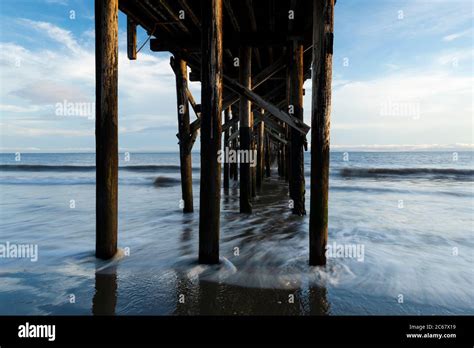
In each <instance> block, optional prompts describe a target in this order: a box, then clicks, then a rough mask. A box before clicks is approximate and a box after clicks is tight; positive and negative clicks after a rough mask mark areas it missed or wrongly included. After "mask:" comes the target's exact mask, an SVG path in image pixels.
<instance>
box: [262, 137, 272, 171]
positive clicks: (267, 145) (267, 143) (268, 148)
mask: <svg viewBox="0 0 474 348" xmlns="http://www.w3.org/2000/svg"><path fill="white" fill-rule="evenodd" d="M264 141H265V176H266V177H267V178H269V177H270V176H271V168H270V157H271V146H270V139H269V137H268V134H266V132H265V131H264Z"/></svg>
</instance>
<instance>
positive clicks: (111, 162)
mask: <svg viewBox="0 0 474 348" xmlns="http://www.w3.org/2000/svg"><path fill="white" fill-rule="evenodd" d="M95 33H96V34H95V64H96V66H95V67H96V69H95V71H96V79H95V82H96V119H95V130H96V135H95V139H96V251H95V254H96V257H98V258H101V259H109V258H111V257H113V256H114V255H115V253H116V252H117V211H118V209H117V192H118V102H117V95H118V94H117V91H118V89H117V83H118V0H95Z"/></svg>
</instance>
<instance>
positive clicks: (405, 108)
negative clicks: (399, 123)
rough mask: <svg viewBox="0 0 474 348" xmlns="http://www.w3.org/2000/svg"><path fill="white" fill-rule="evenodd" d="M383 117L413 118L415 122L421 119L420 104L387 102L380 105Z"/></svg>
mask: <svg viewBox="0 0 474 348" xmlns="http://www.w3.org/2000/svg"><path fill="white" fill-rule="evenodd" d="M380 115H381V116H394V117H411V118H413V119H414V120H418V119H420V116H421V112H420V103H418V102H403V101H395V100H386V101H384V102H382V103H380Z"/></svg>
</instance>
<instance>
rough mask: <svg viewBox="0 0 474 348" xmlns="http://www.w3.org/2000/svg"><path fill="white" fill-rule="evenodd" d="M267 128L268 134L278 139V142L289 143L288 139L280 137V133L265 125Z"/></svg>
mask: <svg viewBox="0 0 474 348" xmlns="http://www.w3.org/2000/svg"><path fill="white" fill-rule="evenodd" d="M265 130H266V131H267V132H268V134H269V135H270V136H271V137H272V138H274V139H275V140H277V141H278V142H280V143H282V144H285V145H286V144H288V140H286V139H284V138H282V137H280V135H278V134H276V133H274V132H273V130H272V129H271V128H269V127H265Z"/></svg>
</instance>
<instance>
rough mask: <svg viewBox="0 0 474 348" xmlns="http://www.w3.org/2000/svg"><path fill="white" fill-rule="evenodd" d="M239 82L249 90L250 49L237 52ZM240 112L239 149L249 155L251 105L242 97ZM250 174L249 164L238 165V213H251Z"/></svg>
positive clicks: (250, 80) (244, 48) (251, 125)
mask: <svg viewBox="0 0 474 348" xmlns="http://www.w3.org/2000/svg"><path fill="white" fill-rule="evenodd" d="M239 56H240V58H239V60H240V66H239V80H240V83H241V84H239V85H240V86H242V87H243V88H245V89H248V90H250V88H251V87H252V85H251V84H252V49H251V48H250V47H242V48H241V49H240V52H239ZM239 111H240V115H239V116H240V149H241V150H244V151H247V152H248V153H250V150H251V138H252V128H253V124H252V115H251V112H252V111H251V103H250V100H249V99H248V98H246V97H245V96H242V97H241V98H240V103H239ZM251 175H252V173H251V170H250V164H249V163H240V212H241V213H247V214H250V213H252V204H251V202H250V200H251V195H252V176H251Z"/></svg>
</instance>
